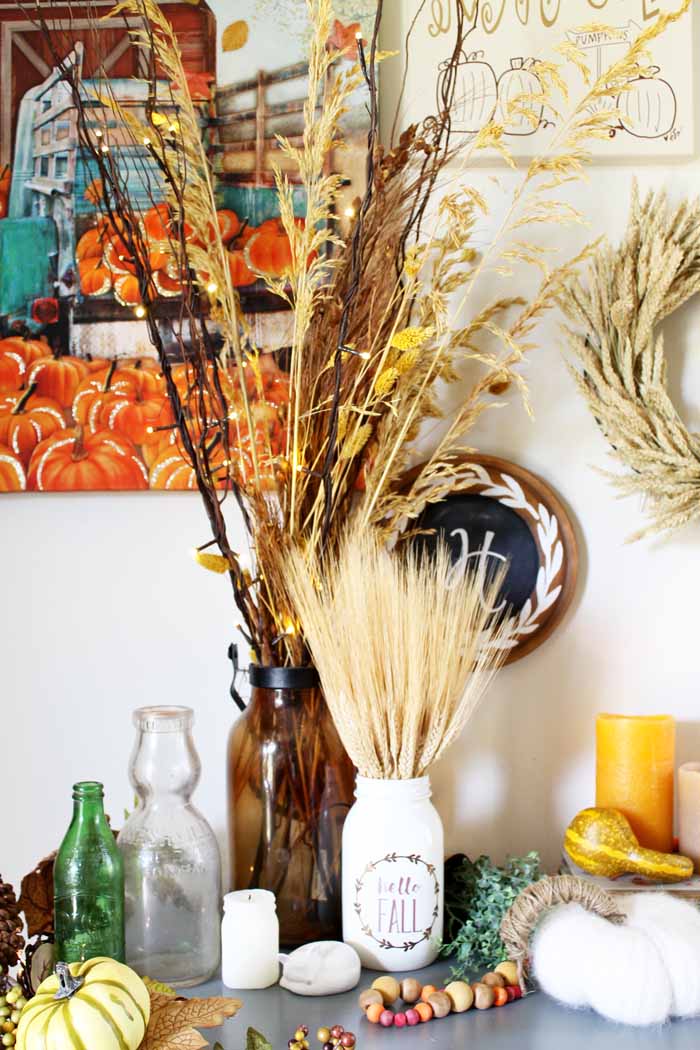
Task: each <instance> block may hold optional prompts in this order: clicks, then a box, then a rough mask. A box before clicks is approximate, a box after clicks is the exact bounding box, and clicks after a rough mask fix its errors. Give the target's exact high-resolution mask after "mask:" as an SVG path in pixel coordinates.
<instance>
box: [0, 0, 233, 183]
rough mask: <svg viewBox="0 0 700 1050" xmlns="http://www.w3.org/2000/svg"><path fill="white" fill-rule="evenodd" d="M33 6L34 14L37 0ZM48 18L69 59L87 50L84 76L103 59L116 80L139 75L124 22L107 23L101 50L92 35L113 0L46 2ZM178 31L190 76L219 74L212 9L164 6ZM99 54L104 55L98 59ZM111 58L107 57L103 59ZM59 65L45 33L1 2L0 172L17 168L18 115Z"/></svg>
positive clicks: (12, 6)
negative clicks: (77, 48)
mask: <svg viewBox="0 0 700 1050" xmlns="http://www.w3.org/2000/svg"><path fill="white" fill-rule="evenodd" d="M28 6H29V7H30V8H32V9H33V6H34V5H33V3H32V0H29V4H28ZM37 6H38V7H39V8H40V9H41V12H42V14H43V15H44V17H45V18H46V19H47V21H49V22H50V23H51V25H52V26H55V28H56V33H57V35H58V34H61V33H63V34H65V40H66V43H68V44H69V46H67V47H66V48H65V52H66V54H67V53H68V51H69V50H70V49H71V48H72V47H73V45H74V44H75V43H77V42H79V41H80V42H82V43H83V45H84V59H83V76H84V77H85V78H89V77H91V76H92V75H93V73H94V70H95V65H96V62H97V61H99V58H100V57H101V58H102V59H103V61H102V65H101V68H102V71H103V73H108V74H109V75H110V76H112V77H131V76H136V75H138V73H139V69H138V61H139V52H138V50H137V49H136V48H132V47H129V39H128V33H127V31H126V28H125V25H124V21H123V19H121V18H114V19H107V20H106V21H104V22H102V23H101V25H100V29H99V33H100V41H99V47H98V48H96V47H95V40H94V38H92V37H91V32H88V31H87V29H88V18H87V15H88V13H89V12H91V13H92V16H93V18H92V21H93V23H94V16H95V14H99V15H103V14H106V13H107V12H108V11H109V10H110V9H111V8H112V7H113V6H114V0H92V3H90V4H70V5H69V4H61V3H58V4H57V3H53V2H42V3H39V4H38V5H37ZM160 6H161V8H162V9H163V11H164V13H165V14H166V15H167V17H168V18H169V20H170V22H171V24H172V25H173V27H174V28H175V31H176V33H177V36H178V40H179V43H180V47H181V50H182V55H183V60H184V63H185V69H186V70H187V72H188V73H200V74H211V76H212V77H214V76H215V75H216V21H215V18H214V15H213V13H212V11H211V10H210V8H209V7H208V6H207V4H206V3H205V2H204V0H202V2H200V3H199V4H196V5H194V4H191V3H163V4H161V5H160ZM96 51H99V55H97V54H96ZM104 56H106V58H104ZM53 65H54V62H53V59H52V56H51V54H50V53H49V48H48V46H47V45H46V42H45V41H44V40H43V39H42V36H41V33H40V32H39V31H38V30H37V29H36V28H35V27H34V26H33V25H32V23H31V21H30V20H29V19H28V18H27V17H26V16H25V15H23V14H22V11H21V9H20V8H19V6H18V5H17V4H16V3H0V99H1V100H2V106H1V113H0V169H2V168H3V167H4V166H5V165H8V164H12V158H13V152H14V136H15V131H16V119H17V111H18V109H19V104H20V102H21V100H22V99H23V98H24V96H25V95H26V93H27V91H29V90H30V89H31V88H33V87H36V86H37V85H38V84H41V83H42V82H43V81H44V80H46V78H47V77H48V76H49V75H50V73H51V69H52V67H53Z"/></svg>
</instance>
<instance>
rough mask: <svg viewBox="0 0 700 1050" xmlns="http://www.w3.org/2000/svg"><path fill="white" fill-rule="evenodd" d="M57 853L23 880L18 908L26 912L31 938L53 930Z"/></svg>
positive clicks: (39, 864) (45, 858)
mask: <svg viewBox="0 0 700 1050" xmlns="http://www.w3.org/2000/svg"><path fill="white" fill-rule="evenodd" d="M55 859H56V854H55V853H50V854H49V856H48V857H44V859H43V860H40V861H39V863H38V864H37V866H36V868H35V869H34V871H30V872H29V874H28V875H25V876H24V878H23V879H22V886H21V892H20V895H19V901H18V902H17V903H18V906H19V909H20V911H22V912H24V918H25V919H26V922H27V933H28V935H29V937H35V936H36V935H37V934H38V933H50V932H51V931H52V930H53V862H54V860H55Z"/></svg>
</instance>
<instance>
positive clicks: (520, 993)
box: [511, 984, 523, 999]
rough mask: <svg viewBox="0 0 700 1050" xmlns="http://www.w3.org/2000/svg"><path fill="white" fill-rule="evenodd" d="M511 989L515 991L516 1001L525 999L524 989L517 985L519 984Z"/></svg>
mask: <svg viewBox="0 0 700 1050" xmlns="http://www.w3.org/2000/svg"><path fill="white" fill-rule="evenodd" d="M511 987H512V989H513V998H514V999H522V997H523V991H522V988H521V987H520V986H519V985H517V984H514V985H511Z"/></svg>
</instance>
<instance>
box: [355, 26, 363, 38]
mask: <svg viewBox="0 0 700 1050" xmlns="http://www.w3.org/2000/svg"><path fill="white" fill-rule="evenodd" d="M355 40H362V33H361V31H360V30H359V29H358V31H357V32H356V33H355Z"/></svg>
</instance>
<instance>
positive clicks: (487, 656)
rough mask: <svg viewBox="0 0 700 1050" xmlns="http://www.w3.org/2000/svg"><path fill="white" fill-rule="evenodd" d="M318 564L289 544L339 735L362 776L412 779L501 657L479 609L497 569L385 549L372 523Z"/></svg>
mask: <svg viewBox="0 0 700 1050" xmlns="http://www.w3.org/2000/svg"><path fill="white" fill-rule="evenodd" d="M318 568H319V567H318V565H309V563H308V559H307V558H305V557H304V555H303V554H302V553H301V552H300V551H295V552H292V554H291V555H290V557H289V559H288V570H287V583H288V587H289V590H290V592H291V597H292V599H293V600H294V602H295V603H296V607H297V608H298V610H299V612H300V616H301V622H302V626H303V630H304V633H305V636H306V638H307V641H308V644H309V647H310V650H311V654H312V657H313V660H314V663H315V665H316V667H317V668H318V671H319V674H320V676H321V682H322V685H323V689H324V693H325V695H326V700H327V702H328V705H329V707H330V710H331V713H332V715H333V718H334V721H335V724H336V726H337V728H338V732H339V733H340V736H341V738H342V741H343V744H344V746H345V748H346V750H347V752H348V754H349V755H350V757H351V758H352V760H353V762H354V763H355V765H356V766H357V768H358V770H359V772H360V774H361V775H362V776H365V777H374V778H380V779H398V780H406V779H410V778H412V777H419V776H422V775H423V774H424V773H425V772H426V771H427V770H428V768H429V767H430V766H431V765H432V764H433V762H435V761H436V760H437V759H438V758H439V757H440V756H441V755H442V754H443V753H444V751H445V750H446V748H447V747H448V746H449V745H450V744H451V743H452V742H453V741H454V740H455V738H456V737H457V736H458V735H459V734H460V733H461V732H462V730H463V729H464V727H465V726H466V724H467V722H468V721H469V719H470V718H471V717H472V715H473V714H474V712H475V710H476V708H477V706H478V704H479V702H480V700H481V698H482V697H483V695H484V693H485V691H486V689H487V687H488V685H489V683H490V681H491V679H492V677H493V675H494V673H495V672H496V670H497V669H498V667H499V666H500V665H501V663H502V661H503V658H504V656H505V649H504V648H502V647H501V646H500V644H499V643H500V640H501V635H502V632H503V629H504V628H503V620H497V619H495V618H494V617H493V616H492V615H491V613H490V609H491V608H492V607H493V606H494V605H495V604H496V603H495V598H496V593H497V591H498V589H499V586H500V584H501V583H502V574H500V575H497V576H492V577H486V575H485V573H484V571H483V569H482V570H480V571H477V572H473V573H470V574H468V575H465V576H462V577H460V578H457V577H455V576H454V573H453V569H452V565H451V562H450V556H449V552H448V550H447V548H445V547H444V546H441V547H440V548H439V549H438V551H437V555H436V556H435V557H426V556H421V555H420V554H419V553H417V552H416V551H415V550H414V549H402V550H401V552H400V553H396V552H394V553H390V552H389V551H388V550H387V549H386V548H385V547H384V546H382V545H381V543H380V542H379V541H378V540H377V539H376V536H375V535H374V533H373V531H372V530H365V531H364V532H362V533H359V534H355V535H354V536H352V537H350V538H349V539H348V541H347V542H346V543H345V544H344V545H343V546H342V547H341V549H340V552H339V554H338V556H337V557H336V558H329V559H328V560H327V562H326V564H325V565H324V573H323V576H321V573H320V572H319V571H318Z"/></svg>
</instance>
